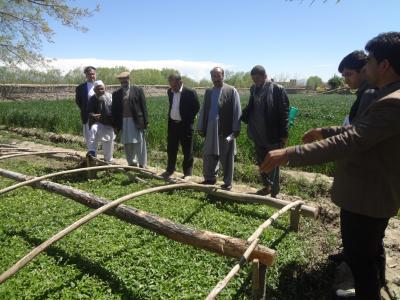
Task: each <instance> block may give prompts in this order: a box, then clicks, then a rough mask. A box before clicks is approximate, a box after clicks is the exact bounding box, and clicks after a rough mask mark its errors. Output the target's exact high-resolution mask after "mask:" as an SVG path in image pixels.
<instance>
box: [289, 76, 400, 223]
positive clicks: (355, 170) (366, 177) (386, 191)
mask: <svg viewBox="0 0 400 300" xmlns="http://www.w3.org/2000/svg"><path fill="white" fill-rule="evenodd" d="M396 88H397V90H396ZM384 89H385V88H382V89H381V92H382V93H383V90H384ZM385 90H386V91H387V92H386V93H383V95H382V94H381V95H378V100H377V101H376V102H374V103H372V104H371V105H370V106H369V107H368V108H367V109H366V111H365V112H364V113H363V114H362V115H361V116H360V117H359V118H358V119H357V120H356V121H355V122H354V123H353V124H352V125H350V126H345V127H327V128H323V131H322V134H323V136H324V137H325V139H324V140H322V141H318V142H314V143H310V144H305V145H303V146H295V147H290V148H288V149H287V152H288V158H289V165H293V166H300V165H307V164H319V163H323V162H328V161H332V160H336V174H335V177H334V183H333V187H332V200H333V202H334V203H335V204H336V205H338V206H339V207H341V208H343V209H345V210H347V211H350V212H353V213H357V214H361V215H365V216H369V217H375V218H388V217H392V216H394V215H396V214H397V212H398V210H399V208H400V184H399V183H400V117H399V116H400V82H398V83H397V84H394V85H391V86H390V87H388V88H386V89H385ZM381 92H380V93H381ZM385 94H386V95H385Z"/></svg>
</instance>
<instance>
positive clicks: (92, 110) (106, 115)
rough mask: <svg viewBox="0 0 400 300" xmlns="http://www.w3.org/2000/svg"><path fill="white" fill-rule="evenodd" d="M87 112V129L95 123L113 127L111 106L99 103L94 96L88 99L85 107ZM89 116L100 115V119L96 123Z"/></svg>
mask: <svg viewBox="0 0 400 300" xmlns="http://www.w3.org/2000/svg"><path fill="white" fill-rule="evenodd" d="M107 94H108V93H107ZM110 97H111V95H110ZM87 112H88V115H89V128H91V127H92V125H93V124H94V123H96V122H99V123H101V124H104V125H109V126H113V119H112V114H111V105H106V104H105V103H104V102H103V101H99V99H97V97H96V95H93V96H92V97H90V99H89V102H88V105H87ZM91 114H100V119H99V120H98V121H97V120H96V119H94V118H93V117H92V116H91Z"/></svg>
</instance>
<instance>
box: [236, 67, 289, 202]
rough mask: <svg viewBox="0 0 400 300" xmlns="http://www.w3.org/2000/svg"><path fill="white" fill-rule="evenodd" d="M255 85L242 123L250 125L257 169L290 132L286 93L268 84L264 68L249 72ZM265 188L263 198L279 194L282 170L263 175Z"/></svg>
mask: <svg viewBox="0 0 400 300" xmlns="http://www.w3.org/2000/svg"><path fill="white" fill-rule="evenodd" d="M250 75H251V78H252V79H253V82H254V84H253V85H252V86H251V87H250V99H249V104H248V105H247V107H246V108H244V109H243V114H242V121H243V122H245V123H247V124H248V126H247V134H248V136H249V138H250V139H251V140H252V141H253V142H254V146H255V150H256V160H257V165H258V166H260V165H261V163H262V162H263V160H264V157H265V155H266V154H267V153H268V151H271V150H274V149H279V148H282V147H284V146H285V144H286V142H287V139H288V131H289V99H288V97H287V95H286V91H285V89H284V88H283V87H282V86H280V85H277V84H276V83H273V82H271V81H269V80H268V77H267V73H266V72H265V69H264V67H263V66H260V65H257V66H255V67H253V69H252V70H251V72H250ZM261 178H262V181H263V184H264V188H263V189H261V190H259V191H258V194H260V195H267V194H269V193H271V196H272V197H276V195H277V194H278V193H279V189H280V186H279V167H276V168H274V169H273V170H272V171H271V172H270V173H268V174H265V173H261Z"/></svg>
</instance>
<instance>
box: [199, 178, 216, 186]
mask: <svg viewBox="0 0 400 300" xmlns="http://www.w3.org/2000/svg"><path fill="white" fill-rule="evenodd" d="M216 183H217V180H216V179H214V180H204V181H202V182H200V184H209V185H214V184H216Z"/></svg>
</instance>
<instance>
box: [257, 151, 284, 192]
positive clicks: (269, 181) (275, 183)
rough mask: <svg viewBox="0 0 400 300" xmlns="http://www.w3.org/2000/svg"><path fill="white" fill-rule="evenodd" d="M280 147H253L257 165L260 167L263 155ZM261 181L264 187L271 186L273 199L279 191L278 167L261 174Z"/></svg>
mask: <svg viewBox="0 0 400 300" xmlns="http://www.w3.org/2000/svg"><path fill="white" fill-rule="evenodd" d="M279 148H280V145H271V146H270V147H262V146H257V145H255V150H256V160H257V165H258V166H260V165H261V164H262V162H263V161H264V158H265V155H267V153H268V152H269V151H271V150H275V149H279ZM261 179H262V182H263V184H264V186H271V196H272V197H275V196H276V195H278V194H279V191H280V189H281V187H280V184H279V167H276V168H274V169H273V170H272V171H271V172H269V173H268V174H267V173H261Z"/></svg>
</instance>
